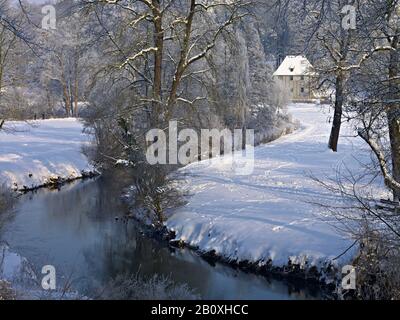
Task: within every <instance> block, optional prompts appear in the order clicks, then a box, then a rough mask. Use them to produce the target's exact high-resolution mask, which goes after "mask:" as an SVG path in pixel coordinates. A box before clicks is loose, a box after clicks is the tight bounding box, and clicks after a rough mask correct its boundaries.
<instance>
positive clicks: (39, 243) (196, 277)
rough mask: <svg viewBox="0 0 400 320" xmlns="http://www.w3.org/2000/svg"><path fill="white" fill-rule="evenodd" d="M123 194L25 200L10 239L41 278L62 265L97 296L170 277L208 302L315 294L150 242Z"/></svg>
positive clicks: (77, 191) (89, 185) (82, 190)
mask: <svg viewBox="0 0 400 320" xmlns="http://www.w3.org/2000/svg"><path fill="white" fill-rule="evenodd" d="M119 195H120V190H119V188H118V187H116V185H114V184H113V183H112V182H111V181H109V180H108V179H106V178H99V179H97V180H95V181H86V182H77V183H75V184H71V185H68V186H65V187H63V188H62V190H61V191H49V190H40V191H38V192H36V193H35V194H27V195H24V196H23V197H22V199H21V202H20V204H19V205H18V207H17V212H16V214H15V217H14V218H13V219H12V220H11V221H10V222H8V223H7V225H6V226H5V228H4V229H3V236H2V239H3V240H5V241H7V242H8V243H9V245H10V246H11V247H12V248H13V250H14V251H17V252H18V253H20V254H21V255H23V256H25V257H27V258H28V260H30V261H31V263H32V264H33V265H34V267H35V268H36V269H37V270H39V271H40V269H41V267H42V266H43V265H46V264H51V265H54V266H55V267H56V269H57V272H58V277H61V276H60V275H62V276H63V277H64V279H65V278H69V277H71V278H72V279H74V282H73V286H74V287H75V288H76V289H78V290H79V291H81V292H82V293H85V294H89V295H90V293H91V292H92V291H93V288H98V287H102V286H104V285H105V284H106V283H107V282H108V281H109V280H110V279H112V278H113V277H115V276H117V275H119V274H136V273H137V272H138V270H140V274H142V275H149V276H150V275H154V274H160V275H168V276H170V277H171V278H172V279H173V280H174V281H176V282H179V283H187V284H188V285H189V286H190V287H191V288H192V289H194V290H195V291H196V292H197V293H198V294H200V295H201V297H202V298H206V299H304V298H315V297H318V296H319V295H318V293H315V292H314V293H313V292H311V291H310V290H309V289H299V288H294V287H293V286H292V285H288V284H286V283H285V282H283V281H276V280H267V279H266V278H264V277H261V276H255V275H252V274H246V273H244V272H240V271H237V270H234V269H232V268H230V267H228V266H226V265H223V264H219V263H217V264H216V265H215V266H211V265H210V264H208V263H207V262H206V261H205V260H203V259H202V258H200V257H198V256H197V255H196V254H195V253H194V252H192V251H190V250H187V249H172V248H169V247H168V246H167V245H166V244H165V243H160V242H159V241H156V240H154V239H150V238H148V237H147V236H145V235H144V234H143V233H142V232H141V231H140V227H139V226H138V224H137V223H136V222H134V221H132V220H129V221H124V219H118V220H116V219H115V217H116V216H118V217H121V216H123V215H124V213H125V212H126V209H125V208H124V207H123V204H122V203H121V201H120V200H119V199H120V197H119Z"/></svg>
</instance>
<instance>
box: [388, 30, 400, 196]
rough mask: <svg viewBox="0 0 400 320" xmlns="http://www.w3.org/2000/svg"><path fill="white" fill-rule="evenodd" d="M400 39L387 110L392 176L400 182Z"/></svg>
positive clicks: (394, 54) (392, 59) (392, 66)
mask: <svg viewBox="0 0 400 320" xmlns="http://www.w3.org/2000/svg"><path fill="white" fill-rule="evenodd" d="M398 42H399V37H398V36H396V37H394V39H393V42H392V47H393V49H394V50H391V53H390V64H389V79H390V80H389V105H388V110H387V118H388V126H389V138H390V149H391V157H392V171H393V172H392V176H393V178H394V179H395V180H396V181H397V182H400V103H399V99H400V92H399V91H400V81H399V79H398V78H397V77H398V76H399V63H400V62H399V58H400V57H399V52H398V49H399V48H398ZM393 200H394V201H399V200H400V192H399V191H398V190H393Z"/></svg>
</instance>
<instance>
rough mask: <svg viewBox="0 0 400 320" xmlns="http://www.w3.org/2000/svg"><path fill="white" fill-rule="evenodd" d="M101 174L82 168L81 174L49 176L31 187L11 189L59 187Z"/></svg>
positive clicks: (30, 189)
mask: <svg viewBox="0 0 400 320" xmlns="http://www.w3.org/2000/svg"><path fill="white" fill-rule="evenodd" d="M100 175H101V172H100V171H98V170H96V169H93V170H89V171H86V170H82V171H81V174H80V175H78V176H74V177H61V176H57V177H51V178H48V180H47V181H46V182H44V183H42V184H38V185H35V186H32V187H27V186H24V187H23V188H17V189H12V190H13V191H14V192H21V193H27V192H32V191H36V190H39V189H45V188H48V189H57V188H60V187H62V186H64V185H65V184H68V183H72V182H74V181H77V180H86V179H93V178H96V177H98V176H100Z"/></svg>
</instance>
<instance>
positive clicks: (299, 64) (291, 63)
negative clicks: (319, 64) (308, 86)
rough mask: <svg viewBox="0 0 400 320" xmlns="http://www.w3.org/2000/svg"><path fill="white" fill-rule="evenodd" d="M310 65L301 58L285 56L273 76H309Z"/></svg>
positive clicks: (306, 60) (311, 72)
mask: <svg viewBox="0 0 400 320" xmlns="http://www.w3.org/2000/svg"><path fill="white" fill-rule="evenodd" d="M312 68H313V66H312V64H311V63H310V61H308V59H307V58H306V57H303V56H287V57H286V58H285V60H283V62H282V64H281V65H280V66H279V68H278V69H277V70H276V71H275V72H274V76H304V75H311V74H313V73H314V72H313V71H312Z"/></svg>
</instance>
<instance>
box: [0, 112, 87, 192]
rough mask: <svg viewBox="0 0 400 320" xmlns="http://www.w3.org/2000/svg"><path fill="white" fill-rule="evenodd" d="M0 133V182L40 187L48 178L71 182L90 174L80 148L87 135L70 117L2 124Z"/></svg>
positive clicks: (78, 122)
mask: <svg viewBox="0 0 400 320" xmlns="http://www.w3.org/2000/svg"><path fill="white" fill-rule="evenodd" d="M6 126H7V127H8V128H10V129H13V131H8V132H4V131H2V132H0V183H6V184H7V185H8V186H10V187H12V188H14V189H22V188H24V186H26V187H27V188H32V187H37V186H41V185H43V184H46V183H47V182H48V181H49V179H50V178H58V177H59V178H62V179H73V178H77V177H80V176H81V175H82V171H91V170H93V168H92V167H91V166H90V165H89V164H88V160H87V158H86V157H85V156H84V155H83V154H82V145H83V144H85V143H88V142H89V136H88V135H87V134H84V133H82V129H83V125H82V123H81V122H80V121H78V120H76V119H72V118H68V119H51V120H40V121H31V122H29V123H25V122H6Z"/></svg>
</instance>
